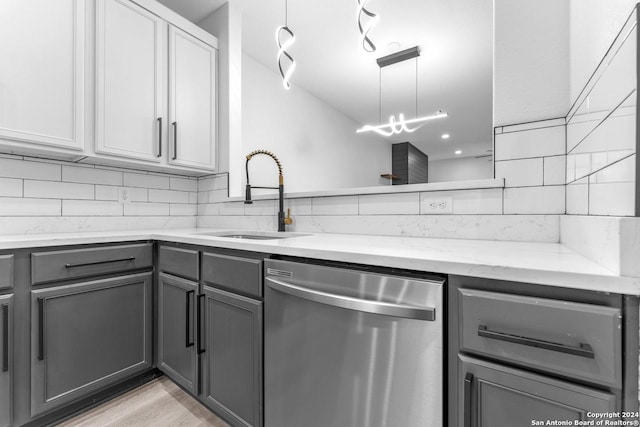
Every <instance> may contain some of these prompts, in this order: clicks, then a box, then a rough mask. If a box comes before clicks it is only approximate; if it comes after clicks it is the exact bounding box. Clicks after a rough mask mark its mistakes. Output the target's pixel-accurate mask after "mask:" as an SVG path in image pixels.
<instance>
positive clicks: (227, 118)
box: [198, 2, 242, 195]
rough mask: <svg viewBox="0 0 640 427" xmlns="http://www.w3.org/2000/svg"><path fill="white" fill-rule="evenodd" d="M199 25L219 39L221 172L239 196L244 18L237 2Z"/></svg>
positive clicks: (219, 10) (216, 12)
mask: <svg viewBox="0 0 640 427" xmlns="http://www.w3.org/2000/svg"><path fill="white" fill-rule="evenodd" d="M198 25H199V26H200V27H201V28H203V29H205V30H206V31H208V32H210V33H211V34H213V35H214V36H216V37H217V38H218V46H219V50H218V172H229V179H230V183H231V188H230V189H231V190H234V189H235V193H233V192H232V195H238V194H239V192H240V185H241V180H240V178H241V172H242V171H241V170H240V169H234V168H237V167H238V165H237V163H233V162H232V161H231V159H236V158H240V157H241V156H242V153H241V152H240V146H241V141H242V122H241V120H240V117H241V114H242V78H241V71H240V70H241V69H242V53H241V52H242V14H241V12H240V10H239V8H238V4H237V2H227V3H225V4H224V5H223V6H221V7H219V8H218V9H217V10H216V11H215V12H213V13H212V14H211V15H209V16H208V17H206V18H205V19H203V20H202V21H200V22H199V23H198Z"/></svg>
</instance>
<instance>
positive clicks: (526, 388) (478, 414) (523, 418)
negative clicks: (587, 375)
mask: <svg viewBox="0 0 640 427" xmlns="http://www.w3.org/2000/svg"><path fill="white" fill-rule="evenodd" d="M458 362H459V363H458V367H459V373H460V377H459V378H460V381H461V382H462V384H460V385H459V396H458V402H459V406H458V417H459V420H462V422H460V425H462V426H464V427H520V426H523V427H524V426H531V425H548V424H546V422H547V420H550V421H556V420H559V421H571V422H572V423H574V424H571V425H575V421H576V420H581V421H586V420H589V419H591V418H589V416H588V415H587V414H588V413H589V412H594V413H602V412H614V411H616V410H617V409H616V408H617V407H618V405H617V404H616V398H615V396H614V395H612V394H609V393H606V392H602V391H599V390H595V389H591V388H589V387H584V386H580V385H576V384H571V383H568V382H565V381H560V380H555V379H552V378H548V377H544V376H542V375H537V374H533V373H530V372H525V371H521V370H519V369H513V368H509V367H506V366H502V365H498V364H493V363H489V362H484V361H479V360H476V359H472V358H468V357H466V356H459V359H458ZM536 422H540V423H539V424H536ZM562 425H568V424H562Z"/></svg>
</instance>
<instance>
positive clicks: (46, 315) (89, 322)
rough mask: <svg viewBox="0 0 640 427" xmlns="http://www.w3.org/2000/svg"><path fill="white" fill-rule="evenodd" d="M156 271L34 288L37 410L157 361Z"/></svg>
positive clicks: (33, 394)
mask: <svg viewBox="0 0 640 427" xmlns="http://www.w3.org/2000/svg"><path fill="white" fill-rule="evenodd" d="M152 282H153V279H152V273H151V272H148V273H139V274H131V275H126V276H119V277H115V278H109V279H101V280H94V281H87V282H83V283H78V284H72V285H64V286H57V287H51V288H46V289H39V290H34V291H31V415H32V416H35V415H38V414H41V413H44V412H47V411H50V410H52V409H54V408H57V407H60V406H62V405H64V404H67V403H69V402H71V401H74V400H76V399H79V398H81V397H84V396H86V395H88V394H89V393H92V392H94V391H97V390H99V389H101V388H103V387H105V386H108V385H112V384H114V383H117V382H119V381H121V380H123V379H125V378H127V377H129V376H131V375H133V374H136V373H138V372H141V371H144V370H146V369H148V368H150V367H151V365H152Z"/></svg>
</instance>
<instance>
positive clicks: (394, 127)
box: [356, 111, 449, 136]
mask: <svg viewBox="0 0 640 427" xmlns="http://www.w3.org/2000/svg"><path fill="white" fill-rule="evenodd" d="M448 115H449V114H447V113H443V112H442V111H437V112H436V113H435V114H433V115H432V116H424V117H418V118H415V119H409V120H405V118H404V114H402V113H400V114H398V120H396V118H395V116H391V117H389V123H388V124H384V125H378V126H372V125H364V126H362V127H361V128H360V129H358V130H356V133H362V132H369V131H373V132H376V133H378V134H380V135H382V136H391V135H394V134H400V133H402V132H408V133H412V132H415V131H417V130H418V129H419V128H420V127H421V126H417V127H415V128H413V129H409V128H408V127H407V125H410V124H414V123H424V122H426V121H429V120H434V119H441V118H444V117H447V116H448ZM387 128H389V130H388V131H387V130H385V129H387Z"/></svg>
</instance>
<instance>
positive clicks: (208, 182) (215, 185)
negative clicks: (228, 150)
mask: <svg viewBox="0 0 640 427" xmlns="http://www.w3.org/2000/svg"><path fill="white" fill-rule="evenodd" d="M227 187H228V184H227V175H226V174H224V175H218V176H208V177H206V178H200V179H198V191H213V190H222V189H225V188H227Z"/></svg>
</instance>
